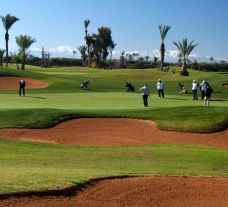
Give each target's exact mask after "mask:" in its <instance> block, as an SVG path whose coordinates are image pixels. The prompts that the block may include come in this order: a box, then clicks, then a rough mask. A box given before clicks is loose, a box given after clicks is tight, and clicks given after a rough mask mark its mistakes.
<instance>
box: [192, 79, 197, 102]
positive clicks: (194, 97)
mask: <svg viewBox="0 0 228 207" xmlns="http://www.w3.org/2000/svg"><path fill="white" fill-rule="evenodd" d="M197 89H198V85H197V82H196V80H193V82H192V94H193V100H197V99H198V96H197Z"/></svg>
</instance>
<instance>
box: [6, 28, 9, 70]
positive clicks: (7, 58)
mask: <svg viewBox="0 0 228 207" xmlns="http://www.w3.org/2000/svg"><path fill="white" fill-rule="evenodd" d="M5 40H6V67H8V62H9V55H8V50H9V47H8V42H9V34H8V32H6V34H5Z"/></svg>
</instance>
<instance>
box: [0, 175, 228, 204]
mask: <svg viewBox="0 0 228 207" xmlns="http://www.w3.org/2000/svg"><path fill="white" fill-rule="evenodd" d="M70 194H71V195H70ZM5 206H8V207H63V206H64V207H73V206H77V207H122V206H124V207H127V206H129V207H130V206H131V207H136V206H137V207H143V206H151V207H154V206H156V207H158V206H164V207H169V206H170V207H171V206H172V207H173V206H175V207H184V206H202V207H216V206H219V207H225V206H228V178H220V177H187V178H186V177H138V178H125V179H113V180H112V179H111V180H104V181H99V182H94V183H93V182H92V183H90V184H89V185H87V186H85V187H83V188H81V189H77V191H74V192H71V193H69V192H68V193H67V192H65V193H62V196H50V195H49V196H48V195H46V196H32V195H30V196H27V197H26V196H22V197H17V196H16V197H15V196H14V197H9V198H8V199H3V200H0V207H5Z"/></svg>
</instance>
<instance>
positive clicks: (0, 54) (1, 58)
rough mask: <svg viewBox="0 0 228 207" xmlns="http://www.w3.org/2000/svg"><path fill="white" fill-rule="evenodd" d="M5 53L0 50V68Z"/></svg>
mask: <svg viewBox="0 0 228 207" xmlns="http://www.w3.org/2000/svg"><path fill="white" fill-rule="evenodd" d="M4 53H5V50H0V66H1V67H2V66H3V65H2V62H3V55H4Z"/></svg>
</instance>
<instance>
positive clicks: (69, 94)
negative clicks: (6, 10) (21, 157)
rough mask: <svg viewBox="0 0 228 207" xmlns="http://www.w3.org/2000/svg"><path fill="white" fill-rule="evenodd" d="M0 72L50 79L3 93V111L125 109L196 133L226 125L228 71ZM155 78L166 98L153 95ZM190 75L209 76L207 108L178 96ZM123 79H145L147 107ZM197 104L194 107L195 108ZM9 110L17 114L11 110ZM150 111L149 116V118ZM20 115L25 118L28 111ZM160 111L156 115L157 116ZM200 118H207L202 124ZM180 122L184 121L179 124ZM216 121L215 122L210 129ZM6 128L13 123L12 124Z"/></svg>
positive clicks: (137, 83)
mask: <svg viewBox="0 0 228 207" xmlns="http://www.w3.org/2000/svg"><path fill="white" fill-rule="evenodd" d="M172 70H176V73H175V74H173V73H172V72H171V71H172ZM0 75H5V76H6V75H11V76H13V75H17V76H22V77H31V78H36V79H42V80H45V81H47V82H48V83H49V87H48V88H46V89H34V90H26V97H19V96H18V95H17V93H18V92H17V90H13V91H1V92H0V100H1V101H0V110H3V111H5V110H6V109H9V110H7V111H6V112H9V111H10V110H11V109H34V110H35V109H39V110H40V109H62V110H66V109H68V110H70V111H71V112H72V113H73V114H75V110H76V112H77V113H78V112H80V114H83V113H84V111H87V110H90V112H91V113H92V114H93V113H96V114H97V115H99V111H98V110H102V113H101V115H105V114H108V115H110V116H116V115H117V114H120V113H125V117H128V114H129V116H130V115H131V117H134V114H135V116H137V117H140V118H145V119H147V118H149V119H154V117H156V118H155V119H154V120H155V121H157V120H159V121H157V124H158V126H159V127H160V128H163V129H172V130H175V129H176V130H182V131H193V130H195V129H196V128H197V131H212V130H214V129H224V128H227V123H228V120H227V117H228V92H227V91H228V88H225V87H223V86H222V83H224V82H228V74H226V73H205V72H199V71H192V70H190V76H189V77H182V76H180V75H179V70H178V69H177V68H171V69H170V71H169V72H168V73H167V72H160V71H158V70H157V69H147V70H135V69H132V70H130V69H120V70H101V69H91V68H78V67H67V68H51V69H42V68H37V67H29V66H28V67H27V69H26V70H25V71H19V70H15V69H5V68H2V69H1V70H0ZM87 78H92V81H91V84H90V86H89V88H90V90H81V89H80V84H81V83H82V81H83V80H85V79H87ZM158 78H162V79H163V80H164V81H165V97H166V98H165V99H159V98H158V97H157V91H156V82H157V79H158ZM193 79H196V80H198V81H202V80H207V81H208V82H209V83H210V84H211V85H212V87H213V89H214V92H213V94H212V101H211V106H212V107H210V108H208V109H206V108H204V107H203V102H202V101H201V100H198V101H194V100H192V95H191V94H182V95H181V94H179V93H178V91H179V88H178V83H179V82H181V83H183V84H185V86H186V88H187V89H188V91H191V83H192V80H193ZM124 80H127V81H131V82H132V83H133V85H134V86H135V88H136V91H137V90H138V89H139V88H140V87H141V86H142V85H143V84H144V83H145V82H147V83H148V84H149V86H150V91H151V96H150V98H149V107H148V108H147V109H143V107H142V105H143V104H142V98H141V94H140V93H127V92H125V90H126V89H125V84H124ZM183 108H185V109H186V110H184V109H183ZM196 108H197V110H195V109H196ZM105 110H106V111H105ZM129 110H130V111H129ZM144 111H146V113H144ZM173 111H174V112H175V114H174V113H173ZM185 111H187V115H186V116H184V117H183V118H182V116H180V115H178V116H176V115H177V114H180V113H183V112H185ZM217 111H220V112H221V111H223V113H224V116H223V117H222V118H221V114H220V112H219V113H217ZM13 112H14V113H15V110H14V111H13ZM46 112H47V110H46ZM65 112H66V111H65ZM163 112H165V113H163ZM9 113H10V112H9ZM30 113H31V112H30ZM20 114H21V113H20ZM31 114H33V113H31ZM68 114H69V111H68V112H66V115H68ZM148 114H149V115H150V114H151V116H150V117H148ZM207 114H208V115H207ZM22 115H23V116H26V113H24V114H22ZM159 115H160V117H158V116H159ZM200 115H202V117H201V116H200ZM43 116H45V115H43ZM47 116H48V115H47ZM62 116H64V113H62ZM88 116H89V115H88ZM5 118H6V119H11V118H10V116H9V117H8V118H7V115H6V116H5ZM205 118H206V119H205ZM18 119H19V120H20V119H22V117H20V116H18ZM33 119H34V120H36V119H37V117H35V116H34V117H33V118H31V119H30V120H33ZM202 120H203V122H206V124H205V125H204V124H203V123H202ZM221 120H222V121H221ZM9 122H10V120H9ZM182 122H183V123H185V124H181V123H182ZM214 124H215V125H216V126H214V127H212V126H213V125H214ZM27 125H31V124H30V122H27ZM193 125H194V126H193ZM219 125H220V126H219ZM10 126H11V127H14V125H13V124H11V125H10ZM33 126H34V124H33ZM196 126H198V127H196ZM221 126H222V127H221ZM0 127H4V123H3V122H1V121H0ZM200 128H201V130H200Z"/></svg>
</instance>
